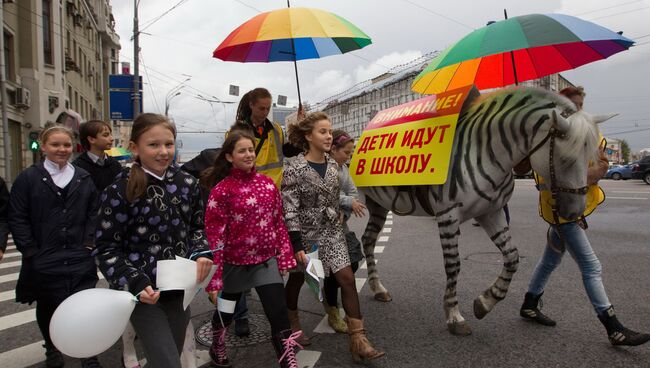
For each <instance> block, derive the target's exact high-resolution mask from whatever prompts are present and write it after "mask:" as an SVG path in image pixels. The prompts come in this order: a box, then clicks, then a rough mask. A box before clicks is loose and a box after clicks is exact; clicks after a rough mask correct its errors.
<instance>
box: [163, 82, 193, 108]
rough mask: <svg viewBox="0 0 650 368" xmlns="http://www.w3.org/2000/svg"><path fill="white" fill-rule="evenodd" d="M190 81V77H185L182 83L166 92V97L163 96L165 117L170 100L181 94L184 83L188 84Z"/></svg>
mask: <svg viewBox="0 0 650 368" xmlns="http://www.w3.org/2000/svg"><path fill="white" fill-rule="evenodd" d="M185 75H187V74H185ZM190 79H192V76H187V78H185V80H184V81H182V82H180V83H179V84H177V85H176V86H175V87H174V88H172V89H170V90H169V92H167V96H165V116H167V113H169V103H170V102H171V100H172V99H173V98H174V97H176V96H178V95H180V94H181V89H183V88H185V83H187V82H189V81H190Z"/></svg>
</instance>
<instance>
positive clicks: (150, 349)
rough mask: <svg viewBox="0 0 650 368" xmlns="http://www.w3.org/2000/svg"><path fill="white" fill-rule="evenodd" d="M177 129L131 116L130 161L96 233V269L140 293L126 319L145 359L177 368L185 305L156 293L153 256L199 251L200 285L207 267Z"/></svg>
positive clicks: (105, 199) (103, 207) (196, 194)
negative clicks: (177, 158)
mask: <svg viewBox="0 0 650 368" xmlns="http://www.w3.org/2000/svg"><path fill="white" fill-rule="evenodd" d="M175 140H176V129H175V128H174V127H173V126H172V125H171V123H170V122H169V121H168V120H167V118H166V117H164V116H162V115H157V114H141V115H139V116H138V117H137V118H136V119H135V121H134V122H133V128H132V130H131V140H130V142H129V150H130V151H131V152H133V154H134V156H135V157H136V159H135V163H134V164H133V167H132V168H131V170H130V171H129V172H128V173H124V174H123V175H121V176H120V177H118V179H117V180H116V181H115V182H114V183H113V184H111V185H109V186H108V187H106V189H105V190H104V192H103V193H102V195H101V196H100V201H101V203H100V210H99V219H98V226H97V231H96V234H95V238H96V242H95V244H96V246H97V253H96V258H97V262H98V264H99V269H100V270H101V271H102V274H104V276H105V277H106V280H107V281H108V282H109V283H111V284H112V285H113V286H114V287H116V288H123V287H124V286H127V285H128V290H129V291H130V292H131V293H133V294H134V295H136V296H138V297H139V300H140V303H138V304H137V305H136V306H135V309H134V310H133V313H132V315H131V323H132V324H133V327H134V328H135V331H136V333H137V335H138V337H139V338H140V341H141V342H142V344H143V346H144V350H145V355H146V357H147V361H148V362H149V364H151V365H152V366H153V367H156V368H181V361H180V354H181V350H182V348H183V341H184V340H185V329H186V327H187V324H188V323H189V320H190V309H189V308H187V309H184V308H183V291H182V290H170V291H163V292H160V291H155V288H156V270H157V267H156V266H157V262H158V260H164V259H175V258H176V256H180V257H185V258H189V257H191V256H192V255H193V254H197V255H199V256H198V258H197V259H196V264H197V270H196V275H197V277H196V278H197V280H196V281H197V283H200V282H202V281H203V279H205V278H206V276H207V275H208V273H209V271H210V268H211V267H212V254H211V252H210V251H209V249H208V243H207V241H206V239H205V235H204V232H203V200H202V199H201V192H200V189H199V185H198V182H197V180H196V179H195V178H194V177H192V176H191V175H190V174H188V173H185V172H184V171H182V170H180V168H179V167H178V166H176V165H173V164H172V159H173V157H174V149H175V147H174V142H175Z"/></svg>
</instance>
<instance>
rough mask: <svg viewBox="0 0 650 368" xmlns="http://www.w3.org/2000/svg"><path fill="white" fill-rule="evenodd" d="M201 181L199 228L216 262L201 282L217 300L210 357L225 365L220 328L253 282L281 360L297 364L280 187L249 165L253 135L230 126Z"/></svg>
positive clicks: (289, 256)
mask: <svg viewBox="0 0 650 368" xmlns="http://www.w3.org/2000/svg"><path fill="white" fill-rule="evenodd" d="M206 181H207V182H208V183H210V184H213V185H214V184H216V186H215V187H214V188H213V189H212V192H211V193H210V197H209V198H208V204H207V207H206V213H205V231H206V235H207V237H208V241H209V243H210V248H211V249H212V251H213V252H214V262H215V265H216V266H217V271H216V272H215V274H214V276H213V278H212V280H210V283H209V284H208V287H207V288H206V291H208V292H209V294H210V300H212V301H213V303H215V304H217V310H216V311H215V312H214V315H213V317H212V330H213V338H212V347H211V348H210V357H211V358H212V360H213V363H214V365H215V366H217V367H230V366H231V364H230V361H229V359H228V355H227V354H226V341H225V339H226V331H227V329H228V326H229V325H230V323H231V322H232V318H233V313H234V308H235V303H236V301H237V300H239V298H240V297H241V294H242V292H243V291H245V290H248V289H251V288H255V290H256V291H257V294H258V295H259V297H260V301H261V302H262V306H263V307H264V313H265V314H266V317H267V318H268V320H269V322H270V324H271V332H272V335H273V347H274V348H275V350H276V353H277V356H278V360H279V362H280V364H281V366H282V367H287V368H288V367H291V368H297V362H296V356H295V353H296V346H298V344H297V343H296V341H295V339H296V337H297V336H299V334H300V332H297V333H293V332H292V331H291V326H290V324H289V317H288V315H287V306H286V304H285V296H284V286H283V280H282V275H281V273H282V274H286V272H287V270H289V269H291V268H294V267H295V266H296V260H295V259H294V258H293V252H292V249H291V243H290V242H289V237H288V235H287V229H286V227H285V225H284V218H283V215H282V198H281V197H280V192H279V191H278V189H277V187H276V186H275V184H274V183H273V180H272V179H271V178H269V177H267V176H265V175H262V174H259V173H257V172H256V171H255V138H254V137H253V136H252V135H251V134H250V133H248V132H245V131H240V130H237V131H231V132H230V134H229V135H228V138H226V141H225V142H224V144H223V147H222V148H221V151H220V152H219V156H217V159H216V161H215V163H214V166H213V167H212V170H211V172H210V173H208V174H207V176H206ZM218 291H221V295H220V296H219V297H217V294H218Z"/></svg>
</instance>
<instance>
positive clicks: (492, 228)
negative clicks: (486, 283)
mask: <svg viewBox="0 0 650 368" xmlns="http://www.w3.org/2000/svg"><path fill="white" fill-rule="evenodd" d="M476 219H477V220H478V222H479V223H480V224H481V227H483V229H484V230H485V232H486V233H487V234H488V236H489V237H490V239H492V241H493V242H494V245H496V246H497V248H498V249H499V251H500V252H501V255H502V257H503V267H502V269H501V274H499V277H498V278H497V279H496V280H495V281H494V283H492V285H491V286H490V287H489V288H487V289H486V290H485V291H484V292H483V293H482V294H481V295H479V296H478V297H477V298H476V299H474V315H475V316H476V318H478V319H481V318H483V317H485V316H486V315H487V314H488V313H489V312H490V311H491V310H492V308H494V306H495V305H496V304H497V303H498V302H500V301H501V300H503V299H504V298H505V297H506V294H507V293H508V288H509V287H510V282H511V281H512V276H513V275H514V274H515V272H517V267H518V266H519V251H518V250H517V247H515V246H514V245H512V243H511V241H510V231H509V229H508V224H507V222H506V219H505V217H504V214H503V210H502V209H498V210H497V211H495V212H492V213H489V214H487V215H482V216H479V217H477V218H476Z"/></svg>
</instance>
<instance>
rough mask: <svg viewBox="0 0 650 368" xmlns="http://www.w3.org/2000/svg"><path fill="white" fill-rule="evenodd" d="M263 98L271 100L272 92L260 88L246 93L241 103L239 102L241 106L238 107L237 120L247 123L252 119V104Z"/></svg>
mask: <svg viewBox="0 0 650 368" xmlns="http://www.w3.org/2000/svg"><path fill="white" fill-rule="evenodd" d="M262 98H271V92H269V90H267V89H266V88H262V87H258V88H255V89H253V90H250V91H248V92H246V94H245V95H244V96H242V98H241V101H239V105H238V106H237V116H236V118H235V120H237V121H247V120H248V119H250V117H251V114H252V110H251V106H250V104H251V103H252V104H254V103H255V102H257V101H259V100H260V99H262Z"/></svg>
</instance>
